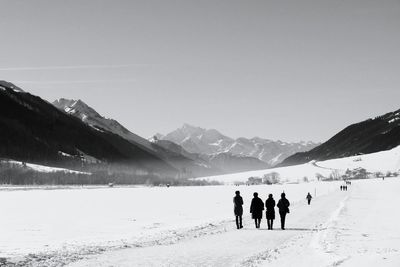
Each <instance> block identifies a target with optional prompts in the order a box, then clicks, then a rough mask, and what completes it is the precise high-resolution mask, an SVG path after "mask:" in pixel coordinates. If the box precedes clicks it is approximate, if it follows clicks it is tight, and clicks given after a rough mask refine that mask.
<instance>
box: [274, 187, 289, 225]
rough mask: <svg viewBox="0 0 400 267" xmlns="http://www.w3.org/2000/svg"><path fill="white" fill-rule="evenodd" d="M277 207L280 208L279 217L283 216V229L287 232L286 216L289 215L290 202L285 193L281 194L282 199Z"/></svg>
mask: <svg viewBox="0 0 400 267" xmlns="http://www.w3.org/2000/svg"><path fill="white" fill-rule="evenodd" d="M276 206H277V207H278V208H279V215H280V216H281V229H282V230H285V219H286V214H288V213H289V206H290V202H289V200H287V198H286V194H285V193H282V194H281V199H280V200H279V201H278V205H276Z"/></svg>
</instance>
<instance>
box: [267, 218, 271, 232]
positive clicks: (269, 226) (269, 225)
mask: <svg viewBox="0 0 400 267" xmlns="http://www.w3.org/2000/svg"><path fill="white" fill-rule="evenodd" d="M267 225H268V230H269V229H271V220H270V219H267Z"/></svg>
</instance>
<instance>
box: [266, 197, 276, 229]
mask: <svg viewBox="0 0 400 267" xmlns="http://www.w3.org/2000/svg"><path fill="white" fill-rule="evenodd" d="M265 208H266V210H267V211H266V214H265V215H266V218H267V224H268V230H272V229H273V227H274V220H275V200H274V198H273V196H272V194H269V196H268V199H267V200H266V201H265Z"/></svg>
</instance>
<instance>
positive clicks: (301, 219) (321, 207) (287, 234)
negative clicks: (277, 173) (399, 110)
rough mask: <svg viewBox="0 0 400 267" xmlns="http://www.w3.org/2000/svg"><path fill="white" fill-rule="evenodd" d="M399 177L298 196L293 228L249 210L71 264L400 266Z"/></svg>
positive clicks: (289, 220)
mask: <svg viewBox="0 0 400 267" xmlns="http://www.w3.org/2000/svg"><path fill="white" fill-rule="evenodd" d="M399 190H400V179H386V180H385V181H382V180H380V179H379V180H378V179H370V180H360V181H353V185H352V186H351V188H350V190H349V191H347V192H341V191H340V190H335V191H332V192H330V193H329V194H326V195H323V196H318V197H316V198H314V199H313V201H312V203H311V205H310V206H308V205H307V204H306V203H305V201H301V202H296V203H292V204H293V205H292V208H291V213H290V214H289V215H288V216H287V230H286V231H281V230H277V229H276V228H278V227H277V224H278V223H279V219H278V220H277V221H275V230H274V231H268V230H266V229H265V228H266V225H265V220H263V221H262V226H261V229H255V228H254V226H253V223H252V221H250V218H249V217H248V216H246V217H245V227H244V229H242V230H239V231H238V230H236V229H235V227H234V223H233V220H231V221H230V222H228V223H227V224H225V225H224V228H223V229H222V230H221V231H218V232H214V233H212V234H209V235H207V234H204V235H202V236H197V237H188V238H187V239H183V240H179V241H178V242H173V243H172V244H163V243H161V244H158V245H154V244H152V245H149V246H144V247H139V248H138V247H135V248H127V249H119V250H115V251H108V252H105V253H103V254H101V255H94V256H88V257H86V258H85V259H83V260H80V261H77V262H75V263H72V264H71V265H70V266H76V267H77V266H79V267H83V266H132V263H134V265H135V266H268V267H269V266H299V267H301V266H306V267H310V266H311V267H313V266H315V267H320V266H338V265H340V266H400V242H398V240H399V239H400V230H399V229H398V225H399V223H400V216H398V215H397V214H396V213H395V212H393V205H387V203H398V202H399V201H400V195H399V194H398V192H399Z"/></svg>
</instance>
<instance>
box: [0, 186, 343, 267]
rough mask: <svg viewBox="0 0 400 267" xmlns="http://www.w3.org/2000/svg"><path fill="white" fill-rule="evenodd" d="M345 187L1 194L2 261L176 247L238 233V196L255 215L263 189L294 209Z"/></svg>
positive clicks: (60, 258)
mask: <svg viewBox="0 0 400 267" xmlns="http://www.w3.org/2000/svg"><path fill="white" fill-rule="evenodd" d="M338 186H339V182H320V183H304V184H299V185H294V184H287V185H273V186H267V185H262V186H239V187H237V186H205V187H170V188H166V187H154V188H149V187H143V188H103V189H60V190H29V191H20V190H17V191H12V190H11V191H0V203H2V204H1V205H0V212H1V214H3V216H2V218H1V220H0V236H1V238H0V258H1V257H3V258H9V257H11V258H14V259H16V260H21V258H20V257H21V256H26V255H28V254H35V255H41V256H40V257H43V259H50V258H51V260H53V261H61V262H68V261H70V260H73V259H72V258H74V259H75V257H76V255H77V254H78V255H80V254H83V255H85V254H91V253H98V252H99V250H103V249H105V250H109V249H118V248H122V247H132V246H153V245H154V244H159V243H174V242H177V241H179V240H180V239H186V238H189V237H190V236H196V235H209V234H213V233H216V232H223V231H225V230H224V229H225V228H226V227H228V228H229V229H231V228H232V229H233V227H234V225H233V224H232V222H231V221H232V217H233V207H232V198H233V196H234V191H235V190H240V191H241V192H242V196H243V198H244V201H245V206H244V209H245V211H246V212H247V211H248V210H249V202H250V200H251V198H252V194H253V192H255V191H257V192H259V194H260V196H261V197H262V198H266V197H267V194H268V193H273V194H274V195H275V196H276V197H278V195H279V194H280V193H281V192H282V191H285V192H286V193H287V195H288V197H289V199H290V200H291V201H292V202H293V203H294V202H298V201H301V202H303V200H304V199H305V196H306V194H307V192H311V193H312V194H314V193H315V192H316V193H317V195H318V196H321V195H326V194H329V193H331V192H334V191H337V188H338ZM247 224H250V222H248V220H247ZM71 255H72V256H71ZM31 256H32V255H31ZM38 257H39V256H35V258H38ZM40 257H39V258H40ZM71 257H72V258H71ZM53 263H54V262H53ZM49 264H50V265H51V263H49Z"/></svg>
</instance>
